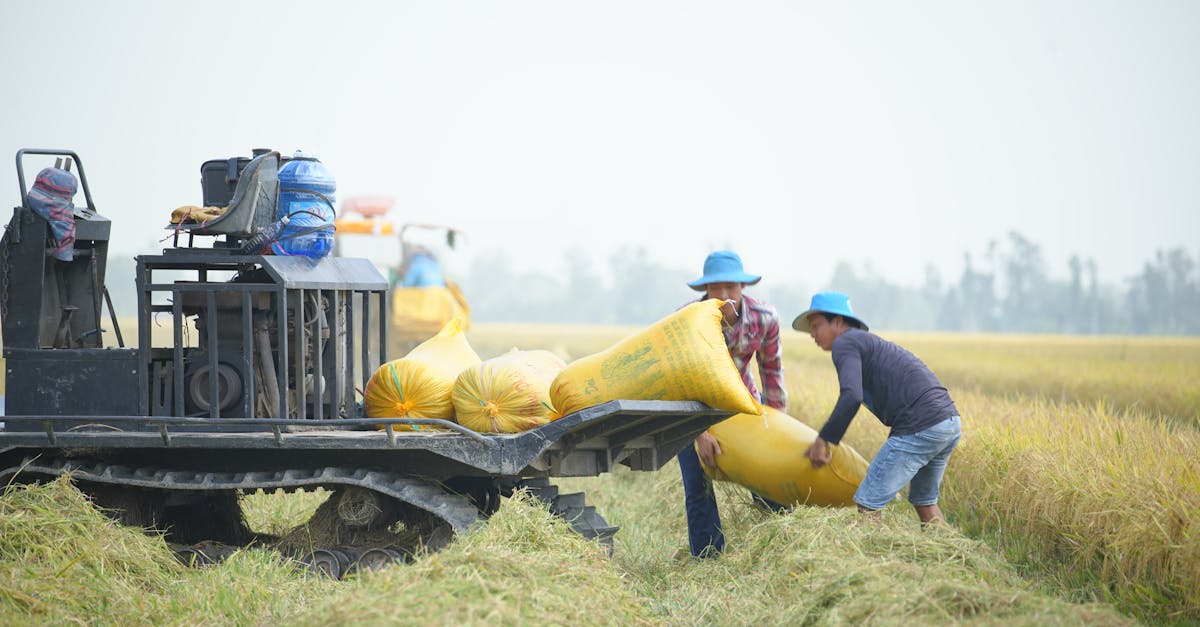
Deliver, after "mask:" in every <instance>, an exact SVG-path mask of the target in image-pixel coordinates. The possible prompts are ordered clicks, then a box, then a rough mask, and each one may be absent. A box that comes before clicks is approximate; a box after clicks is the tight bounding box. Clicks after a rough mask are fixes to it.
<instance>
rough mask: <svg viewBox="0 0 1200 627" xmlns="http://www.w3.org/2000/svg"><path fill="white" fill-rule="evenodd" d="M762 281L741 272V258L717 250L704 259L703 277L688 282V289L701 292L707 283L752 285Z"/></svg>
mask: <svg viewBox="0 0 1200 627" xmlns="http://www.w3.org/2000/svg"><path fill="white" fill-rule="evenodd" d="M761 280H762V277H761V276H759V275H755V274H746V272H745V271H744V270H742V258H741V257H738V254H737V253H735V252H733V251H731V250H718V251H717V252H715V253H711V254H709V256H708V257H705V258H704V276H702V277H700V278H698V279H696V280H695V281H690V282H688V287H690V288H692V289H694V290H696V291H697V292H703V291H704V286H705V285H708V284H709V283H745V284H746V285H754V284H755V283H758V282H759V281H761Z"/></svg>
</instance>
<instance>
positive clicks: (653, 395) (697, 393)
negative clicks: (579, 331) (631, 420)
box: [550, 299, 762, 415]
mask: <svg viewBox="0 0 1200 627" xmlns="http://www.w3.org/2000/svg"><path fill="white" fill-rule="evenodd" d="M722 304H723V303H722V301H719V300H716V299H710V300H706V301H703V302H699V303H692V304H691V305H688V306H687V307H684V308H683V309H680V310H679V311H676V312H675V313H674V314H671V315H670V316H667V317H666V318H663V319H662V320H659V321H658V322H656V323H654V324H653V325H652V326H650V327H649V328H647V329H646V330H644V331H641V332H639V333H636V334H634V335H632V336H630V337H628V338H625V339H624V340H621V341H620V342H618V343H617V344H615V345H613V346H612V347H610V348H608V349H607V350H605V351H602V352H599V353H596V354H594V355H589V356H587V357H584V358H582V359H579V360H578V361H576V362H574V363H572V364H571V365H570V366H567V368H566V369H565V370H563V371H562V373H560V374H559V375H558V377H556V378H555V379H554V383H553V384H551V386H550V398H551V399H553V404H554V408H555V409H556V410H558V412H559V413H560V414H562V415H566V414H570V413H573V412H576V411H579V410H581V409H584V408H586V407H591V406H593V405H598V404H600V403H603V402H605V401H611V400H616V399H640V400H665V401H687V400H694V401H700V402H702V403H705V404H706V405H708V406H710V407H715V408H718V409H725V410H728V411H736V412H742V413H747V414H759V413H762V408H761V406H760V405H759V404H758V402H757V401H755V400H754V397H753V396H751V395H750V391H749V390H747V389H746V385H745V384H744V383H742V377H741V375H740V374H738V370H737V366H734V364H733V359H732V358H731V357H730V356H729V349H728V348H726V347H725V336H724V335H722V334H721V318H722V316H721V305H722Z"/></svg>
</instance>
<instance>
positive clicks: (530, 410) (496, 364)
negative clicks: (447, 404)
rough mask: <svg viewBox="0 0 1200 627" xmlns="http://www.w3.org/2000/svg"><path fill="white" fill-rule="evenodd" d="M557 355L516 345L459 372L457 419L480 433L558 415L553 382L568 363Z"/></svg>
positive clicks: (529, 425)
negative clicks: (551, 386)
mask: <svg viewBox="0 0 1200 627" xmlns="http://www.w3.org/2000/svg"><path fill="white" fill-rule="evenodd" d="M566 367H567V364H566V363H565V362H563V360H562V359H561V358H559V357H558V355H555V354H554V353H551V352H550V351H544V350H532V351H519V350H517V349H515V348H514V349H513V350H512V351H510V352H508V353H505V354H504V355H501V356H499V357H496V358H493V359H488V360H487V361H484V362H483V363H481V364H479V366H478V367H475V368H467V369H466V370H463V371H462V373H461V374H459V375H458V380H457V381H456V382H455V384H454V392H453V393H452V394H451V399H452V400H453V401H454V415H455V418H456V419H457V420H458V423H459V424H461V425H463V426H465V427H467V428H468V429H473V430H475V431H479V432H481V433H518V432H520V431H526V430H529V429H532V428H534V427H540V426H542V425H544V424H546V423H547V422H550V421H551V420H554V419H555V418H557V417H558V414H556V413H555V412H554V408H553V407H551V405H550V382H551V381H553V380H554V377H555V376H557V375H558V373H559V372H562V369H563V368H566Z"/></svg>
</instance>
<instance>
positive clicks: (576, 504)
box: [518, 477, 620, 548]
mask: <svg viewBox="0 0 1200 627" xmlns="http://www.w3.org/2000/svg"><path fill="white" fill-rule="evenodd" d="M518 487H522V488H525V489H526V490H527V491H528V492H529V494H530V495H531V496H533V497H534V498H536V499H538V500H539V501H541V502H542V503H545V504H546V506H547V507H548V508H549V509H550V513H551V514H554V515H555V516H558V517H560V518H562V519H564V520H566V521H567V523H568V524H570V525H571V529H573V530H575V533H578V534H579V535H581V536H583V537H585V538H588V539H591V540H596V541H598V542H599V543H600V544H603V545H605V546H608V547H610V548H611V547H612V542H613V536H614V535H615V534H616V533H617V531H618V530H620V527H617V526H614V525H609V524H608V521H607V520H605V519H604V517H603V516H601V515H600V513H599V512H597V511H596V508H595V507H594V506H592V505H587V504H586V502H585V497H584V493H583V492H572V493H570V494H559V491H558V486H556V485H554V484H552V483H550V481H549V479H546V478H545V477H538V478H534V479H524V480H522V481H521V483H520V484H518Z"/></svg>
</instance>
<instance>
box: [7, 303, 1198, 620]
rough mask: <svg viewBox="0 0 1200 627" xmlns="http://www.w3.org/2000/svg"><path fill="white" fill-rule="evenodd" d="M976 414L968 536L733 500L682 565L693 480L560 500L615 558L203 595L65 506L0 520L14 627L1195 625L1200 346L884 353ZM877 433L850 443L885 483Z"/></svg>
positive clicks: (218, 578) (966, 481)
mask: <svg viewBox="0 0 1200 627" xmlns="http://www.w3.org/2000/svg"><path fill="white" fill-rule="evenodd" d="M633 330H635V329H633V328H613V327H603V328H599V327H571V326H538V327H533V326H520V325H482V324H476V325H475V326H474V327H473V328H472V330H471V332H470V334H469V337H470V340H471V342H472V344H473V345H474V346H475V348H476V349H477V350H478V352H479V353H480V354H481V355H482V356H484V357H489V356H494V355H497V354H499V353H501V352H504V351H506V350H508V349H510V348H512V347H514V346H516V347H519V348H525V349H529V348H542V349H549V350H553V351H556V352H558V353H560V355H562V356H564V357H565V358H568V359H574V358H578V357H581V356H584V355H587V354H590V353H593V352H596V351H599V350H602V349H604V348H606V347H608V346H609V345H611V344H612V343H613V342H615V341H617V340H619V339H620V338H621V337H623V336H624V335H625V334H627V333H628V332H630V331H633ZM889 339H896V340H897V341H899V342H900V343H901V344H903V345H905V346H907V347H909V348H910V349H912V350H913V351H914V352H915V353H916V354H917V355H918V356H920V357H922V358H923V359H924V360H925V361H926V362H927V363H929V364H930V366H931V367H932V368H933V369H934V371H935V372H936V373H938V374H939V376H940V377H941V378H942V380H943V382H944V383H945V384H946V385H947V387H948V388H949V389H950V391H951V394H952V396H953V397H954V399H955V401H956V403H957V404H958V407H959V409H960V410H961V412H962V414H963V429H964V436H963V441H962V443H961V444H960V446H959V448H958V450H957V451H956V452H955V454H954V456H953V458H952V459H951V462H950V467H949V469H948V471H947V476H946V483H945V487H944V490H943V496H942V507H943V510H944V511H945V513H946V515H947V517H948V519H949V522H950V526H949V527H945V528H932V529H922V528H921V527H920V525H919V524H917V522H916V517H915V515H914V514H913V512H912V509H911V507H909V506H908V505H906V504H903V503H899V502H898V503H895V504H893V505H892V506H889V507H888V508H887V509H886V510H885V512H884V516H883V524H882V525H870V524H864V522H863V521H862V520H860V519H859V518H858V516H857V514H856V513H855V512H853V511H852V510H846V509H842V510H829V509H823V508H799V509H797V510H795V511H793V512H790V513H787V514H783V515H769V514H764V513H762V512H760V511H759V510H757V509H756V508H755V507H753V506H752V504H751V503H750V499H749V497H748V492H746V491H745V490H744V489H742V488H740V487H737V486H733V485H728V484H720V485H718V500H719V502H720V506H721V510H722V518H723V523H724V527H725V532H726V535H727V538H728V541H729V546H728V550H727V552H726V554H725V555H724V556H723V557H722V558H721V559H719V560H709V561H696V560H693V559H691V558H689V557H686V555H685V553H686V549H685V547H686V523H685V518H684V514H683V493H682V488H681V486H680V481H679V474H678V468H677V466H676V465H675V464H674V463H673V462H672V463H669V464H668V465H667V466H665V467H664V468H663V469H662V470H660V471H658V472H654V473H634V472H617V473H612V474H608V475H604V476H601V477H598V478H584V479H572V480H559V481H558V483H560V484H561V485H563V486H564V487H565V488H567V489H571V490H583V491H586V492H587V494H588V499H589V501H590V502H591V503H592V504H594V505H596V506H597V507H598V509H599V510H600V511H601V512H602V513H603V514H604V515H605V516H606V517H607V518H608V520H609V521H610V522H612V523H614V524H618V525H621V527H622V530H621V532H620V533H618V534H617V536H616V544H615V551H614V554H613V555H612V556H611V557H609V556H607V555H605V553H604V551H603V550H601V549H599V548H598V547H597V546H595V545H593V544H590V543H588V542H586V541H583V540H581V539H580V538H578V537H576V536H574V535H572V534H571V533H570V532H569V531H568V530H567V528H566V527H565V525H563V524H562V523H561V522H560V521H558V520H556V519H553V518H551V517H549V516H548V515H546V514H545V513H544V512H543V511H542V510H541V509H539V508H537V507H536V506H534V505H532V504H530V503H529V502H528V501H527V500H525V499H523V498H516V499H511V500H508V501H506V502H505V503H504V504H503V506H502V508H501V510H500V512H499V513H498V514H497V515H496V516H495V517H494V518H493V519H492V520H491V521H490V522H489V523H488V524H487V525H486V526H485V527H484V528H483V529H481V530H480V531H479V532H477V533H475V534H473V535H471V536H469V537H467V538H462V539H459V540H458V541H456V542H454V543H452V544H451V545H450V546H449V547H448V548H447V549H445V550H443V551H441V552H439V553H436V554H433V555H430V556H427V557H423V558H421V559H419V560H417V561H416V562H415V563H413V564H409V565H404V566H396V567H393V568H389V569H386V570H383V571H379V572H376V573H365V574H362V575H359V576H356V577H354V578H352V579H350V580H346V581H341V582H332V581H327V580H324V579H321V578H318V577H316V576H314V575H311V574H308V573H306V572H305V571H303V570H300V569H298V568H296V567H295V566H294V565H289V564H286V563H283V562H281V561H280V560H279V559H278V558H277V557H276V556H274V555H273V554H271V553H265V552H260V551H253V550H251V551H242V552H239V553H238V554H235V556H234V557H233V558H231V559H229V560H226V561H225V562H223V563H221V564H218V565H214V566H210V567H206V568H201V569H188V568H183V567H181V566H179V565H178V564H177V563H176V562H174V561H173V558H172V557H171V554H170V551H169V550H168V549H167V547H166V546H165V543H164V542H163V541H162V540H161V539H160V538H157V537H154V536H147V535H143V534H140V533H137V532H135V531H133V530H130V529H127V528H123V527H120V526H118V525H115V524H114V523H112V522H110V521H109V520H108V519H107V518H105V517H103V516H102V515H100V514H99V513H98V512H97V511H96V510H95V509H94V508H93V507H91V506H90V505H89V504H88V503H87V502H86V500H85V499H82V497H81V496H80V495H79V494H78V492H76V491H74V489H73V488H71V487H70V485H69V484H67V483H65V482H57V483H53V484H49V485H46V486H40V487H36V488H11V489H7V490H5V492H4V494H3V496H0V624H62V623H69V622H80V623H105V624H114V623H116V624H126V623H138V624H142V623H153V624H184V623H187V624H194V623H197V622H206V623H215V624H263V623H287V624H318V623H319V624H351V623H354V624H357V623H398V624H422V625H424V624H462V623H465V624H481V623H489V624H493V623H501V624H524V623H531V622H532V623H537V624H577V623H581V622H589V623H593V622H594V623H605V624H668V625H673V624H697V623H706V624H758V623H768V624H859V623H867V624H912V623H915V622H926V623H966V624H976V623H984V624H997V623H1004V624H1028V625H1033V624H1037V625H1043V624H1049V625H1056V624H1062V625H1075V624H1101V625H1105V624H1113V625H1120V624H1133V623H1136V622H1148V623H1181V624H1183V623H1192V622H1197V621H1200V428H1198V427H1200V409H1198V406H1200V403H1198V402H1197V399H1198V398H1200V396H1198V394H1200V340H1198V339H1195V338H1179V339H1161V338H1148V339H1131V338H1076V337H1070V338H1067V337H1034V336H964V335H940V334H920V335H918V334H911V335H902V336H895V337H890V338H889ZM784 341H785V370H786V373H785V374H786V377H787V384H788V389H789V393H790V399H789V413H790V414H791V415H793V416H795V417H796V418H798V419H800V420H802V421H804V422H806V423H808V424H810V425H813V426H817V427H819V426H820V424H821V422H822V421H823V420H824V418H825V416H826V414H827V413H828V411H829V409H830V408H831V407H832V405H833V402H834V399H835V398H836V394H837V382H836V376H835V374H834V372H833V368H832V366H831V364H830V361H829V356H828V354H827V353H822V352H820V351H819V350H818V349H817V348H816V347H815V346H814V345H813V344H812V342H811V341H810V340H809V339H808V338H807V337H806V336H802V335H800V334H797V333H793V332H790V331H788V332H785V338H784ZM886 435H887V433H886V430H885V429H884V427H882V425H880V424H879V423H878V421H876V420H875V419H874V418H873V417H872V416H870V415H869V413H868V412H867V411H866V410H865V409H864V410H862V411H861V412H860V415H859V416H858V418H857V419H856V420H855V421H854V423H853V424H852V426H851V428H850V431H849V432H848V434H847V437H846V441H847V442H848V443H849V444H851V445H852V446H854V447H855V448H856V449H857V450H858V451H859V452H860V453H862V454H863V455H864V456H866V457H868V458H869V457H871V456H872V455H873V454H874V453H875V451H876V450H877V449H878V447H879V446H880V444H882V442H883V440H884V439H885V438H886ZM322 498H324V495H323V494H322V493H308V494H293V495H283V494H276V495H254V496H249V497H246V498H245V499H244V503H243V505H244V509H245V512H246V515H247V518H248V520H249V522H250V524H251V526H252V528H254V529H255V530H256V531H261V532H264V533H273V534H279V533H283V532H285V531H286V530H288V529H289V528H291V527H293V526H294V525H297V524H300V523H301V522H302V521H303V520H304V519H305V518H306V517H307V516H308V515H309V514H310V513H311V512H312V511H313V510H315V509H316V507H317V506H318V505H319V504H320V502H321V499H322Z"/></svg>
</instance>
